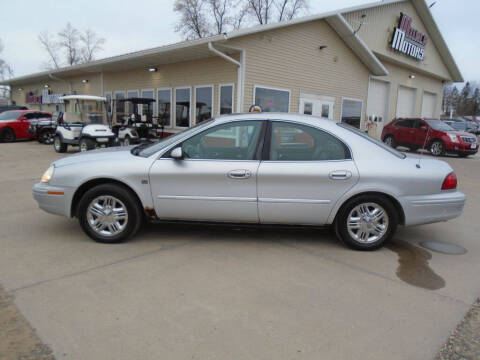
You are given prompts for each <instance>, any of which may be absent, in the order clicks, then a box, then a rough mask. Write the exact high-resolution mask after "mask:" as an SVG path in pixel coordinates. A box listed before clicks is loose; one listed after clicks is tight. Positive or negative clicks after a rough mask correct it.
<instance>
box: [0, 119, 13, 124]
mask: <svg viewBox="0 0 480 360" xmlns="http://www.w3.org/2000/svg"><path fill="white" fill-rule="evenodd" d="M15 120H16V119H15V118H13V119H7V120H0V124H3V123H7V122H12V121H15Z"/></svg>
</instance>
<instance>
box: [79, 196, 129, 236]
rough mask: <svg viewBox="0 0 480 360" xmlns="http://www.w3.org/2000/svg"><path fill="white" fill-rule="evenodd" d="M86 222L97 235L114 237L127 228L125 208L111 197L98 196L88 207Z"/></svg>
mask: <svg viewBox="0 0 480 360" xmlns="http://www.w3.org/2000/svg"><path fill="white" fill-rule="evenodd" d="M87 221H88V224H89V225H90V227H91V228H92V229H93V231H95V232H96V233H97V234H99V235H102V236H115V235H117V234H119V233H121V232H122V231H123V230H124V229H125V227H126V226H127V223H128V211H127V207H126V206H125V204H124V203H123V202H121V201H120V200H118V199H117V198H115V197H113V196H110V195H104V196H99V197H97V198H95V199H93V200H92V202H91V203H90V205H88V208H87Z"/></svg>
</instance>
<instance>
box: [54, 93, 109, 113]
mask: <svg viewBox="0 0 480 360" xmlns="http://www.w3.org/2000/svg"><path fill="white" fill-rule="evenodd" d="M105 99H107V111H108V113H109V114H110V115H112V93H111V92H106V93H105ZM57 108H58V105H57ZM57 111H58V110H57Z"/></svg>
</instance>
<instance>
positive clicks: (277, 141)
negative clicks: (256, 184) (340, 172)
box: [269, 121, 351, 161]
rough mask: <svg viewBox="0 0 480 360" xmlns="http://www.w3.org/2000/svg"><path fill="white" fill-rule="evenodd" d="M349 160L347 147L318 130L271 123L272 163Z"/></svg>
mask: <svg viewBox="0 0 480 360" xmlns="http://www.w3.org/2000/svg"><path fill="white" fill-rule="evenodd" d="M345 159H351V154H350V150H349V149H348V147H347V146H346V145H345V144H344V143H343V142H342V141H340V140H339V139H337V138H336V137H335V136H333V135H330V134H329V133H327V132H325V131H322V130H320V129H317V128H314V127H311V126H306V125H300V124H292V123H284V122H277V121H275V122H272V133H271V140H270V156H269V160H272V161H322V160H345Z"/></svg>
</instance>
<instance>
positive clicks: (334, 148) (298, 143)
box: [258, 121, 358, 225]
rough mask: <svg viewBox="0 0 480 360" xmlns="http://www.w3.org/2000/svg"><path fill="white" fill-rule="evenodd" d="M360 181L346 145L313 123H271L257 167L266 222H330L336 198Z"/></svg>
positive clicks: (262, 216) (260, 207) (260, 208)
mask: <svg viewBox="0 0 480 360" xmlns="http://www.w3.org/2000/svg"><path fill="white" fill-rule="evenodd" d="M357 181H358V171H357V168H356V166H355V164H354V162H353V160H352V156H351V152H350V150H349V148H348V146H347V145H346V144H344V143H343V142H342V141H341V140H340V139H338V138H337V137H335V136H334V135H332V134H330V133H328V132H326V131H323V130H321V129H319V128H316V127H313V126H307V125H303V124H299V123H294V122H285V121H272V122H271V125H270V126H269V129H268V131H267V138H266V146H265V151H264V155H263V160H262V162H261V163H260V167H259V170H258V211H259V217H260V222H261V223H271V224H313V225H323V224H326V222H327V219H328V216H329V215H330V212H331V210H332V208H333V206H334V205H335V203H336V201H337V200H338V199H339V198H340V197H341V196H342V195H343V194H344V193H345V192H346V191H348V190H349V189H350V188H351V187H352V186H354V185H355V183H356V182H357Z"/></svg>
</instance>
